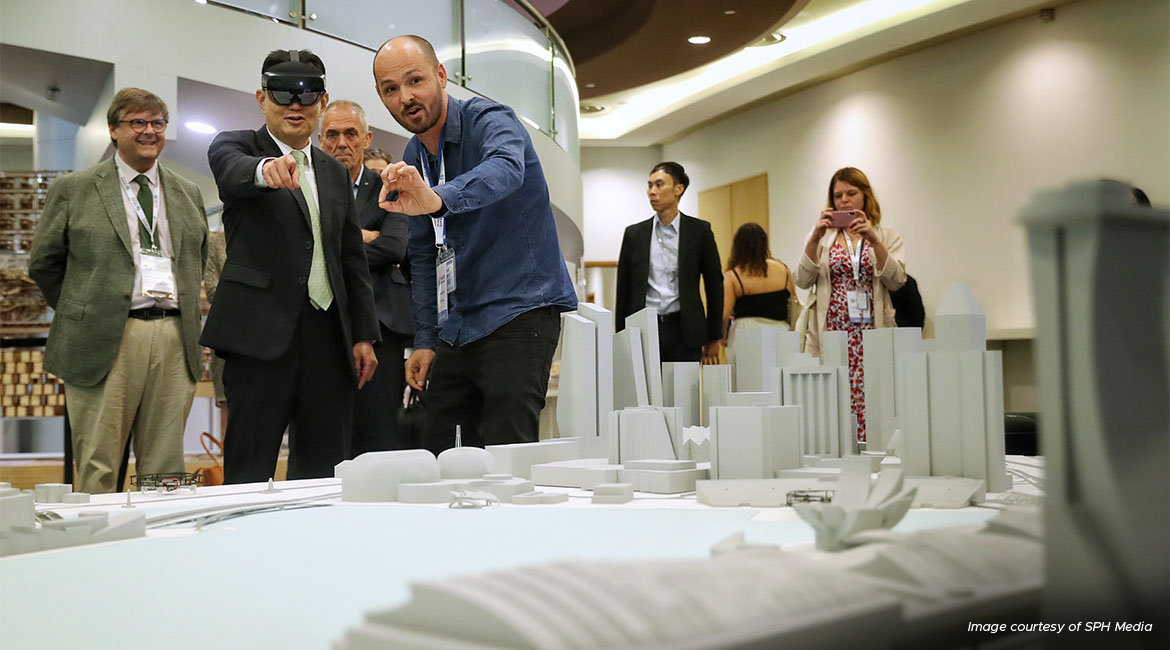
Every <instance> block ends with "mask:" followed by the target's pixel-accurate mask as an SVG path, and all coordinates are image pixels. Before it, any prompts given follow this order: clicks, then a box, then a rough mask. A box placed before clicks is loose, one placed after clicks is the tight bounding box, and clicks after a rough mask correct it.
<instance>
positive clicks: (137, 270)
mask: <svg viewBox="0 0 1170 650" xmlns="http://www.w3.org/2000/svg"><path fill="white" fill-rule="evenodd" d="M114 164H116V165H117V166H118V173H119V174H120V175H121V177H122V178H124V179H126V181H127V182H128V183H130V191H131V192H134V195H135V196H136V197H137V195H138V183H135V182H134V179H135V178H137V177H138V175H139V174H140V173H142V172H139V171H137V170H135V169H134V168H133V167H131V166H130V165H128V164H127V163H126V161H125V160H122V156H121V155H120V154H118V153H116V152H115V153H114ZM143 175H144V176H146V178H147V180H149V181H150V189H151V191H152V192H153V191H154V190H158V205H156V206H154V224H155V225H154V227H155V231H156V232H157V233H158V243H159V246H160V247H161V248H162V252H163V255H165V256H166V257H169V258H170V259H171V263H172V264H174V260H175V252H174V249H173V248H172V246H171V229H170V226H169V224H168V223H167V202H166V200H165V199H166V195H165V194H164V193H163V189H162V185H160V183H159V171H158V161H157V160H156V161H155V163H154V164H153V165H151V166H150V169H148V170H146V172H145V173H143ZM118 184H119V185H121V179H119V181H118ZM121 194H122V207H123V208H125V210H126V225H127V226H129V228H130V250H132V251H133V252H134V255H133V257H134V290H133V291H132V292H131V294H130V309H146V308H149V307H161V308H163V309H178V308H179V301H178V297H177V296H176V297H175V299H168V300H157V299H155V298H151V297H150V296H146V295H143V293H142V242H141V241H140V238H139V236H138V211H137V210H135V209H134V202H133V201H131V200H130V195H129V194H127V193H126V189H125V188H122V189H121ZM145 209H146V207H145V206H143V210H145Z"/></svg>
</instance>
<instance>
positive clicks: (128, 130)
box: [28, 88, 207, 493]
mask: <svg viewBox="0 0 1170 650" xmlns="http://www.w3.org/2000/svg"><path fill="white" fill-rule="evenodd" d="M166 120H167V109H166V105H165V104H164V103H163V102H162V100H161V99H159V98H158V97H157V96H155V95H153V94H151V93H149V92H147V91H145V90H140V89H136V88H126V89H123V90H121V91H119V92H118V94H117V95H116V96H115V97H114V101H113V103H112V104H111V106H110V110H109V114H108V121H109V126H110V137H111V139H113V141H114V144H115V146H116V148H117V151H116V153H115V155H114V157H112V158H110V159H109V160H106V161H104V162H101V163H98V164H97V165H94V166H93V167H90V168H88V169H85V170H83V171H80V172H76V173H73V174H69V175H66V176H63V177H61V178H60V179H58V180H57V181H56V182H54V183H53V185H52V186H51V187H50V188H49V196H48V198H47V200H46V206H45V211H44V213H43V214H42V215H41V218H40V221H39V222H38V223H37V231H36V235H35V237H34V239H33V245H32V252H31V256H30V259H29V269H28V273H29V276H30V277H32V279H33V280H35V281H36V283H37V285H38V286H39V287H40V289H41V292H42V293H43V294H44V296H45V300H46V302H48V304H49V306H50V307H52V308H53V309H54V310H55V315H54V318H53V324H52V327H51V329H50V330H49V339H48V342H47V344H46V348H45V362H44V366H45V370H47V371H49V372H51V373H53V374H54V375H57V376H58V377H60V378H61V379H63V380H64V381H65V396H66V400H67V410H68V412H69V419H70V424H71V426H72V429H73V448H74V458H75V459H76V461H77V464H78V467H77V480H76V484H75V487H74V489H75V491H78V492H90V493H101V492H112V491H113V490H114V488H115V486H114V483H115V479H116V472H117V469H118V465H119V462H120V461H121V457H122V452H123V450H124V449H125V447H126V441H127V437H129V438H130V439H131V440H132V441H133V445H134V454H135V462H136V468H137V472H138V473H139V474H145V473H163V472H182V471H183V470H184V465H183V431H184V429H185V427H186V422H187V415H188V413H189V412H190V410H191V402H192V399H193V398H194V395H195V382H196V381H197V380H198V378H199V377H200V376H202V355H201V352H200V348H199V327H200V320H201V314H200V308H199V286H200V282H201V281H202V276H203V265H204V261H205V260H206V258H207V220H206V217H205V214H204V210H203V198H202V196H201V195H200V193H199V188H198V187H197V186H196V185H195V184H194V183H191V182H190V181H188V180H186V179H184V178H182V177H181V176H179V175H178V174H175V173H174V172H172V171H170V170H168V169H166V168H165V167H162V166H161V165H159V164H158V163H157V158H158V156H159V154H160V153H161V151H162V147H163V144H164V142H165V129H166ZM135 178H141V179H142V183H139V182H138V181H135V180H133V179H135ZM132 188H138V189H140V191H139V192H135V191H134V189H132ZM155 197H158V199H157V200H158V203H159V204H158V205H156V204H155V203H154V201H155ZM139 206H141V208H142V214H141V215H140V214H139V210H138V208H139ZM132 224H133V228H132ZM148 224H149V225H148ZM152 230H153V232H152ZM152 236H154V240H155V241H156V242H157V245H158V248H159V249H160V250H161V252H160V255H159V256H160V257H169V259H170V264H171V269H172V276H173V291H170V292H168V294H169V295H166V296H161V297H160V296H159V295H157V294H155V295H151V296H148V295H145V294H144V292H143V290H142V285H143V281H142V280H143V270H142V263H141V261H142V251H143V248H144V246H143V241H144V237H146V238H150V237H152ZM145 248H147V249H150V248H151V242H150V241H146V246H145ZM151 277H153V276H151Z"/></svg>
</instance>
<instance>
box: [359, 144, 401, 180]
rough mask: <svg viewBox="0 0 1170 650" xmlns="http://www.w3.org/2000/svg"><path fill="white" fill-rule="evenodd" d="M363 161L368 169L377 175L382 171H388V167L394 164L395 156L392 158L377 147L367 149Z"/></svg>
mask: <svg viewBox="0 0 1170 650" xmlns="http://www.w3.org/2000/svg"><path fill="white" fill-rule="evenodd" d="M363 159H364V162H365V165H366V169H372V170H374V172H375V173H378V174H381V173H382V170H383V169H386V165H389V164H390V163H392V162H394V156H391V155H390V154H388V153H386V152H385V151H382V150H381V149H378V148H377V147H372V148H370V149H366V153H365V155H364V156H363Z"/></svg>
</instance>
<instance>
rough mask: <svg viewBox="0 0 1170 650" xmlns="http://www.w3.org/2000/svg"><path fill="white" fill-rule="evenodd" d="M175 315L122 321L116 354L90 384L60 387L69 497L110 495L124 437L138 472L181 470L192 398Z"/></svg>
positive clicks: (193, 395) (193, 389)
mask: <svg viewBox="0 0 1170 650" xmlns="http://www.w3.org/2000/svg"><path fill="white" fill-rule="evenodd" d="M179 322H180V321H179V318H178V317H177V316H172V317H169V318H163V319H159V320H150V321H147V320H139V319H137V318H127V319H126V328H125V329H124V330H123V331H122V343H121V344H120V345H119V346H118V355H117V357H115V358H114V365H113V367H111V368H110V373H109V374H108V375H106V377H105V379H103V380H101V381H100V382H98V383H97V384H96V385H94V386H75V385H73V384H69V383H66V384H65V401H66V404H67V410H68V412H69V424H70V426H72V428H73V458H74V459H75V460H76V462H77V475H76V477H75V478H74V486H73V491H74V492H88V493H90V494H102V493H107V492H113V491H114V490H115V488H116V486H115V483H116V482H117V480H118V476H117V472H118V465H119V464H120V463H121V461H122V451H123V450H124V449H125V448H126V437H127V436H130V438H131V440H132V441H133V445H134V457H135V471H136V472H137V473H138V474H155V473H166V472H182V471H185V466H184V464H183V431H184V429H186V427H187V415H188V414H189V413H190V412H191V401H192V400H193V399H194V397H195V382H194V381H192V379H191V373H190V372H189V371H188V370H187V360H186V358H185V355H184V353H183V337H182V332H181V331H180V325H179Z"/></svg>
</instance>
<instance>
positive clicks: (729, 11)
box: [723, 9, 735, 16]
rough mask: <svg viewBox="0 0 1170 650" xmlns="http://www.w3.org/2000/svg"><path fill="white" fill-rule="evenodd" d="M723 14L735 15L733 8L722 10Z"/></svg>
mask: <svg viewBox="0 0 1170 650" xmlns="http://www.w3.org/2000/svg"><path fill="white" fill-rule="evenodd" d="M723 15H724V16H734V15H735V10H734V9H728V10H727V11H725V12H723Z"/></svg>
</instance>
